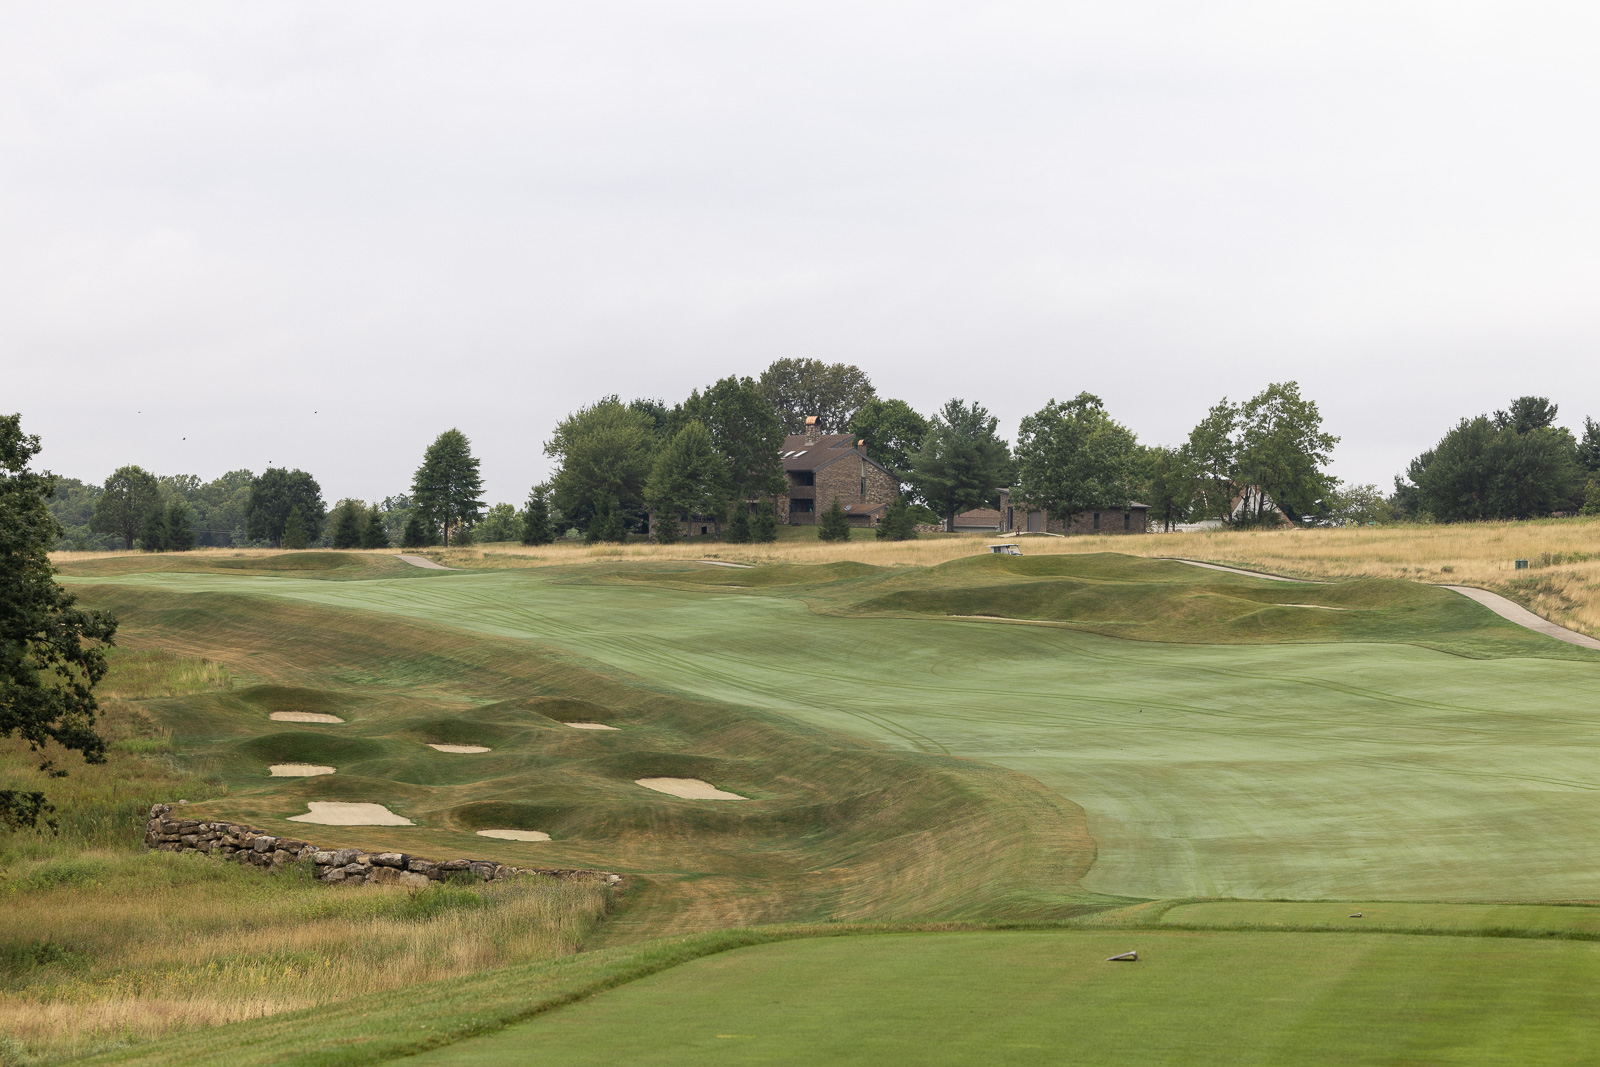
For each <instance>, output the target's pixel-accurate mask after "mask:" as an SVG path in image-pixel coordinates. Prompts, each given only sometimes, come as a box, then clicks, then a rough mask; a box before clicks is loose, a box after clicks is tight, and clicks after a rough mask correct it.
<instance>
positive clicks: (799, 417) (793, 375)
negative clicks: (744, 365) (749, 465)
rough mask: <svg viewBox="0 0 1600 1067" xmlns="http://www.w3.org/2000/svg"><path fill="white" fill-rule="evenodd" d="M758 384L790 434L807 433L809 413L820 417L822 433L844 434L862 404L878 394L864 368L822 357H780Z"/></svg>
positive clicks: (819, 422) (763, 373) (765, 371)
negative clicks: (824, 360) (831, 361)
mask: <svg viewBox="0 0 1600 1067" xmlns="http://www.w3.org/2000/svg"><path fill="white" fill-rule="evenodd" d="M758 385H759V386H760V389H761V393H762V395H763V396H765V397H766V398H767V403H769V404H771V405H772V407H773V409H774V410H775V411H777V413H778V418H779V420H780V421H781V422H782V423H783V427H784V430H785V431H786V432H788V433H803V432H804V431H805V428H806V417H807V416H809V415H815V416H816V417H817V427H816V428H817V430H818V431H819V432H821V433H843V432H844V431H845V429H846V428H848V427H849V425H850V420H851V419H852V418H854V417H855V414H856V412H857V411H858V410H860V408H861V405H863V404H865V403H866V402H867V401H868V400H871V399H872V398H873V397H874V396H876V395H877V394H876V392H875V391H874V390H873V388H872V381H871V380H870V379H869V378H868V377H867V375H866V373H865V372H864V371H862V370H861V368H860V367H855V366H851V365H850V364H848V363H824V362H822V361H821V360H818V359H780V360H776V361H775V362H774V363H773V364H772V365H771V366H770V367H768V368H767V369H766V370H764V371H762V372H761V377H760V379H759V380H758Z"/></svg>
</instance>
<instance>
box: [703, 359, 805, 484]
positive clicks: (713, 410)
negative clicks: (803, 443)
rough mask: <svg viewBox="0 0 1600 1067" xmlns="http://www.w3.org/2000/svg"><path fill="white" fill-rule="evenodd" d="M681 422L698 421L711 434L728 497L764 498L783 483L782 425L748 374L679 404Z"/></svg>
mask: <svg viewBox="0 0 1600 1067" xmlns="http://www.w3.org/2000/svg"><path fill="white" fill-rule="evenodd" d="M680 421H682V422H684V423H687V422H690V421H698V422H701V423H703V424H704V425H705V428H706V429H707V430H708V431H710V433H711V443H712V446H713V447H714V448H715V449H716V450H717V452H719V453H720V454H721V455H722V457H723V460H724V462H725V464H726V465H727V472H728V473H727V491H728V497H729V499H730V500H735V501H746V500H762V499H769V498H771V497H775V496H777V495H778V494H779V493H782V492H783V491H784V489H785V487H786V486H787V484H788V483H787V481H786V480H785V479H784V477H783V464H782V462H781V461H780V460H779V458H778V455H779V453H780V452H782V451H783V434H784V429H783V423H782V421H780V420H779V418H778V414H777V412H776V411H775V410H774V409H773V407H772V405H771V404H770V403H768V401H767V399H766V397H765V396H764V395H763V394H762V392H761V389H760V387H759V386H758V385H757V384H756V383H755V381H754V380H753V379H751V378H733V377H730V378H723V379H722V380H721V381H719V382H716V383H715V384H713V385H709V386H707V387H706V391H705V392H704V393H702V392H700V391H699V390H696V391H694V392H692V393H690V394H689V399H687V400H685V401H684V402H683V410H682V412H681V415H680Z"/></svg>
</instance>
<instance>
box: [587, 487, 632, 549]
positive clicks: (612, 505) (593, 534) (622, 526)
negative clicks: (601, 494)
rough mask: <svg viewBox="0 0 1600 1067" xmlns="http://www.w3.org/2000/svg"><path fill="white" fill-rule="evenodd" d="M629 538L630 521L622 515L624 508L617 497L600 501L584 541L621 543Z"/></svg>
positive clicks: (589, 542)
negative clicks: (618, 502)
mask: <svg viewBox="0 0 1600 1067" xmlns="http://www.w3.org/2000/svg"><path fill="white" fill-rule="evenodd" d="M627 539H628V523H627V520H626V519H624V518H623V516H622V508H621V507H620V506H619V505H618V504H617V501H616V498H615V497H606V498H605V499H604V500H602V501H601V502H600V507H599V509H598V510H597V511H596V512H595V513H594V518H593V519H590V520H589V532H588V533H587V534H585V535H584V541H585V542H587V543H588V544H591V545H592V544H596V543H598V542H600V541H615V542H617V543H618V544H621V543H622V542H624V541H626V540H627Z"/></svg>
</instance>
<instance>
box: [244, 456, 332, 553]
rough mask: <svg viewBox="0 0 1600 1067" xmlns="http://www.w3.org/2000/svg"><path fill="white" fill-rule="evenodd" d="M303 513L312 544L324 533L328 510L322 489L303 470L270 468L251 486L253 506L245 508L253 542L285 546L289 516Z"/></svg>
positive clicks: (303, 529) (302, 524) (307, 537)
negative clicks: (298, 512) (297, 512)
mask: <svg viewBox="0 0 1600 1067" xmlns="http://www.w3.org/2000/svg"><path fill="white" fill-rule="evenodd" d="M296 508H298V509H299V511H300V527H301V533H302V534H303V535H304V537H305V540H306V542H307V543H308V544H309V543H310V542H312V541H315V540H316V539H317V538H318V537H319V536H320V535H321V533H322V520H323V517H324V515H325V514H326V509H325V508H324V507H323V503H322V487H321V486H319V485H318V484H317V480H316V479H315V478H313V477H311V475H309V474H307V473H306V472H305V471H302V470H292V471H291V470H284V469H283V468H281V467H268V468H267V469H266V470H264V471H262V472H261V474H260V476H259V477H257V478H254V479H252V480H251V482H250V502H249V503H248V504H247V505H246V507H245V528H246V532H247V534H248V535H249V537H250V538H251V539H252V540H263V541H267V542H268V543H270V544H272V545H273V546H274V547H277V546H280V545H283V537H284V529H285V528H286V526H287V525H288V521H289V512H290V511H292V510H294V509H296Z"/></svg>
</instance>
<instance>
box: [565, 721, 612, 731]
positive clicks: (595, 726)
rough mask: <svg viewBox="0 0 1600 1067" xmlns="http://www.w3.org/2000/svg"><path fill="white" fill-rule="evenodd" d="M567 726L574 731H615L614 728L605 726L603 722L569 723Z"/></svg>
mask: <svg viewBox="0 0 1600 1067" xmlns="http://www.w3.org/2000/svg"><path fill="white" fill-rule="evenodd" d="M567 725H568V726H570V727H572V728H573V729H574V730H615V729H616V727H615V726H607V725H606V724H605V723H603V722H569V723H567Z"/></svg>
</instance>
